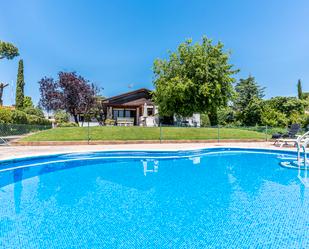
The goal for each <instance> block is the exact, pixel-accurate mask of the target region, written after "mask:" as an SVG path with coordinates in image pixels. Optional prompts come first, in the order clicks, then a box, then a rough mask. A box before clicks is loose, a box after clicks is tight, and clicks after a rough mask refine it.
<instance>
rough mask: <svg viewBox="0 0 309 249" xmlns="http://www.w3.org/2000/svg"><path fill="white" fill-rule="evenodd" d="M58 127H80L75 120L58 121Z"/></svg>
mask: <svg viewBox="0 0 309 249" xmlns="http://www.w3.org/2000/svg"><path fill="white" fill-rule="evenodd" d="M57 127H78V124H76V123H73V122H64V123H58V124H57Z"/></svg>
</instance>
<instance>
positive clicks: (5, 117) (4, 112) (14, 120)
mask: <svg viewBox="0 0 309 249" xmlns="http://www.w3.org/2000/svg"><path fill="white" fill-rule="evenodd" d="M0 124H31V125H51V122H50V121H49V120H47V119H45V118H41V117H38V116H35V115H29V114H27V113H25V112H23V111H19V110H11V109H7V108H0Z"/></svg>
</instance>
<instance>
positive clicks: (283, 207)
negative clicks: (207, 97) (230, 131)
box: [0, 148, 309, 248]
mask: <svg viewBox="0 0 309 249" xmlns="http://www.w3.org/2000/svg"><path fill="white" fill-rule="evenodd" d="M287 153H288V152H274V151H266V150H265V151H262V150H260V151H258V150H241V149H225V148H220V149H205V150H200V151H191V152H190V151H187V152H186V151H184V152H109V153H107V152H100V153H99V152H98V153H89V154H67V155H65V154H64V155H57V156H50V157H38V158H30V159H23V160H15V161H6V162H2V163H0V248H309V188H306V187H305V186H304V185H303V184H302V183H301V181H300V179H299V178H298V171H297V170H293V169H286V168H283V167H280V166H279V163H280V161H282V160H283V159H282V158H285V157H294V156H295V154H293V153H290V154H287ZM303 173H304V172H302V174H303Z"/></svg>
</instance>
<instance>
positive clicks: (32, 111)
mask: <svg viewBox="0 0 309 249" xmlns="http://www.w3.org/2000/svg"><path fill="white" fill-rule="evenodd" d="M23 111H24V112H25V113H27V114H29V115H35V116H38V117H40V118H44V113H43V111H42V110H41V109H40V108H38V107H26V108H25V109H23Z"/></svg>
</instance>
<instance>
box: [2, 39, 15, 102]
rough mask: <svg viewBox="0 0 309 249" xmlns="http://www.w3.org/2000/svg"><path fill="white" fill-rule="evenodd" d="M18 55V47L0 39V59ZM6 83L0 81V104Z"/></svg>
mask: <svg viewBox="0 0 309 249" xmlns="http://www.w3.org/2000/svg"><path fill="white" fill-rule="evenodd" d="M18 55H19V54H18V49H17V48H16V47H15V46H14V45H13V44H12V43H9V42H3V41H0V60H1V59H8V60H11V59H13V58H14V57H16V56H18ZM8 85H9V84H5V83H1V82H0V106H2V105H3V100H2V95H3V90H4V88H5V87H7V86H8Z"/></svg>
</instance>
